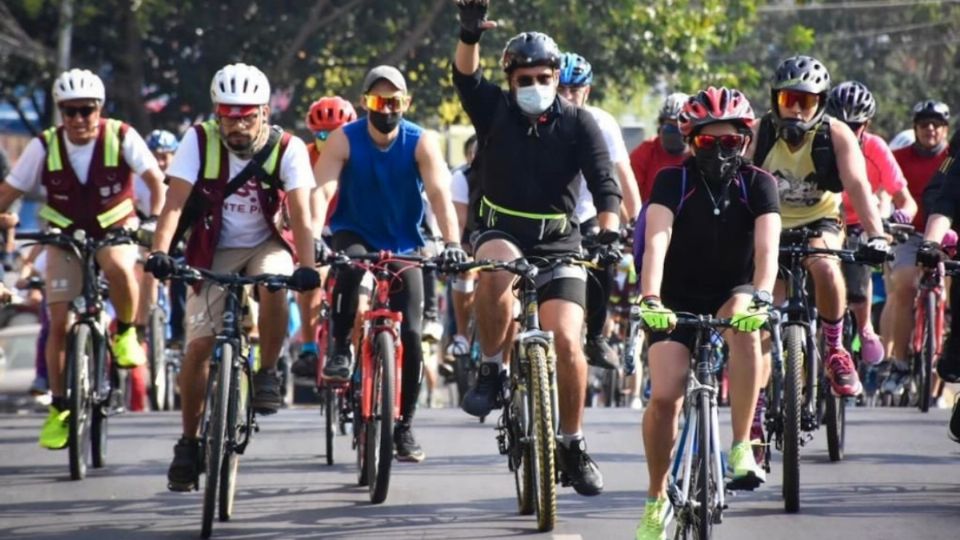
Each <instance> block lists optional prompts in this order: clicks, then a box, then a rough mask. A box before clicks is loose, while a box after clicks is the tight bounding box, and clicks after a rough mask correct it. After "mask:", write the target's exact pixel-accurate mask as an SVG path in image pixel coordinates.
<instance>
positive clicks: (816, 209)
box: [763, 130, 841, 229]
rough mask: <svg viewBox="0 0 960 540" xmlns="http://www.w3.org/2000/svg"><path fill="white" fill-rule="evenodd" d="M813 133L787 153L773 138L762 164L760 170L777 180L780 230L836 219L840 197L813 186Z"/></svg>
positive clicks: (786, 147) (782, 143)
mask: <svg viewBox="0 0 960 540" xmlns="http://www.w3.org/2000/svg"><path fill="white" fill-rule="evenodd" d="M815 134H816V132H815V130H810V131H808V132H807V134H806V135H805V136H804V138H803V145H802V146H801V147H800V148H798V149H797V150H796V151H791V150H790V147H789V146H787V143H786V142H785V141H784V140H783V139H777V142H776V143H775V144H774V145H773V148H771V149H770V153H768V154H767V158H766V159H765V160H764V161H763V169H764V170H766V171H769V172H770V174H772V175H773V176H774V177H776V179H777V184H778V186H777V187H778V189H779V191H780V215H781V217H782V219H783V228H784V229H792V228H794V227H801V226H803V225H807V224H810V223H813V222H814V221H817V220H819V219H824V218H835V219H840V201H841V197H840V194H839V193H831V192H829V191H822V190H820V189H819V188H818V187H817V180H816V176H817V175H816V168H815V167H814V166H813V157H812V152H811V151H812V149H813V137H814V135H815Z"/></svg>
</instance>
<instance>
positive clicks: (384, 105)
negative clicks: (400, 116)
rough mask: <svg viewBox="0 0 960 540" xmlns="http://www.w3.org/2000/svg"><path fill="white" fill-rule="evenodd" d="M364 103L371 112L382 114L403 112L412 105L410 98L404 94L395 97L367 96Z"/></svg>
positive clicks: (364, 97)
mask: <svg viewBox="0 0 960 540" xmlns="http://www.w3.org/2000/svg"><path fill="white" fill-rule="evenodd" d="M363 102H364V104H365V105H366V106H367V109H368V110H371V111H376V112H382V113H388V112H402V111H403V110H405V109H406V108H407V105H409V104H410V96H408V95H404V94H396V95H393V96H377V95H374V94H367V95H365V96H363Z"/></svg>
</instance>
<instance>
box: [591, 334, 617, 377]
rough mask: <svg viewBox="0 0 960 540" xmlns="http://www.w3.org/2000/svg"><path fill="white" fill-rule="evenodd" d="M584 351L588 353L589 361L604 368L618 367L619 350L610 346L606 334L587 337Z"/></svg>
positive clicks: (592, 364)
mask: <svg viewBox="0 0 960 540" xmlns="http://www.w3.org/2000/svg"><path fill="white" fill-rule="evenodd" d="M583 352H585V353H586V355H587V363H588V364H590V365H591V366H594V367H598V368H603V369H617V363H618V362H617V351H616V350H614V348H613V347H611V346H610V342H609V341H607V337H606V336H599V337H592V338H587V345H586V347H584V349H583Z"/></svg>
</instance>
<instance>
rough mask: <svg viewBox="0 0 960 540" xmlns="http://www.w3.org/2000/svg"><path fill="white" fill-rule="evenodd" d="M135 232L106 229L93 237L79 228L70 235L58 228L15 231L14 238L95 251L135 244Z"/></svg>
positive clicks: (81, 250) (79, 250)
mask: <svg viewBox="0 0 960 540" xmlns="http://www.w3.org/2000/svg"><path fill="white" fill-rule="evenodd" d="M136 234H137V233H136V231H131V230H129V229H111V230H109V231H107V235H106V236H104V237H103V238H98V239H95V238H91V237H88V236H87V235H86V233H85V232H84V231H80V230H78V231H76V232H74V233H73V235H70V234H67V233H65V232H63V231H61V230H60V229H50V230H47V231H23V232H17V233H16V239H17V240H25V241H27V242H30V243H34V244H47V245H55V246H59V247H63V248H67V249H75V250H77V251H78V252H83V251H85V250H91V251H96V250H98V249H100V248H102V247H107V246H119V245H124V244H136V243H137V238H136Z"/></svg>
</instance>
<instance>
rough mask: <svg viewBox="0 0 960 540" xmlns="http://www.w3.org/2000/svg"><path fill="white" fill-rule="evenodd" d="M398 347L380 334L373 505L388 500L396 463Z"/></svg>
mask: <svg viewBox="0 0 960 540" xmlns="http://www.w3.org/2000/svg"><path fill="white" fill-rule="evenodd" d="M395 353H396V348H395V343H394V338H393V334H391V333H390V332H387V331H381V332H378V333H377V335H376V336H375V337H374V340H373V358H374V361H373V411H374V414H373V415H372V416H373V418H372V421H371V422H369V423H368V424H367V455H366V457H365V461H366V466H367V479H368V480H369V481H370V485H369V488H370V502H371V503H373V504H380V503H382V502H383V501H385V500H387V492H388V491H389V490H390V468H391V466H392V464H393V420H394V418H393V413H394V411H393V406H394V395H395V391H396V384H397V377H396V356H395Z"/></svg>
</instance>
